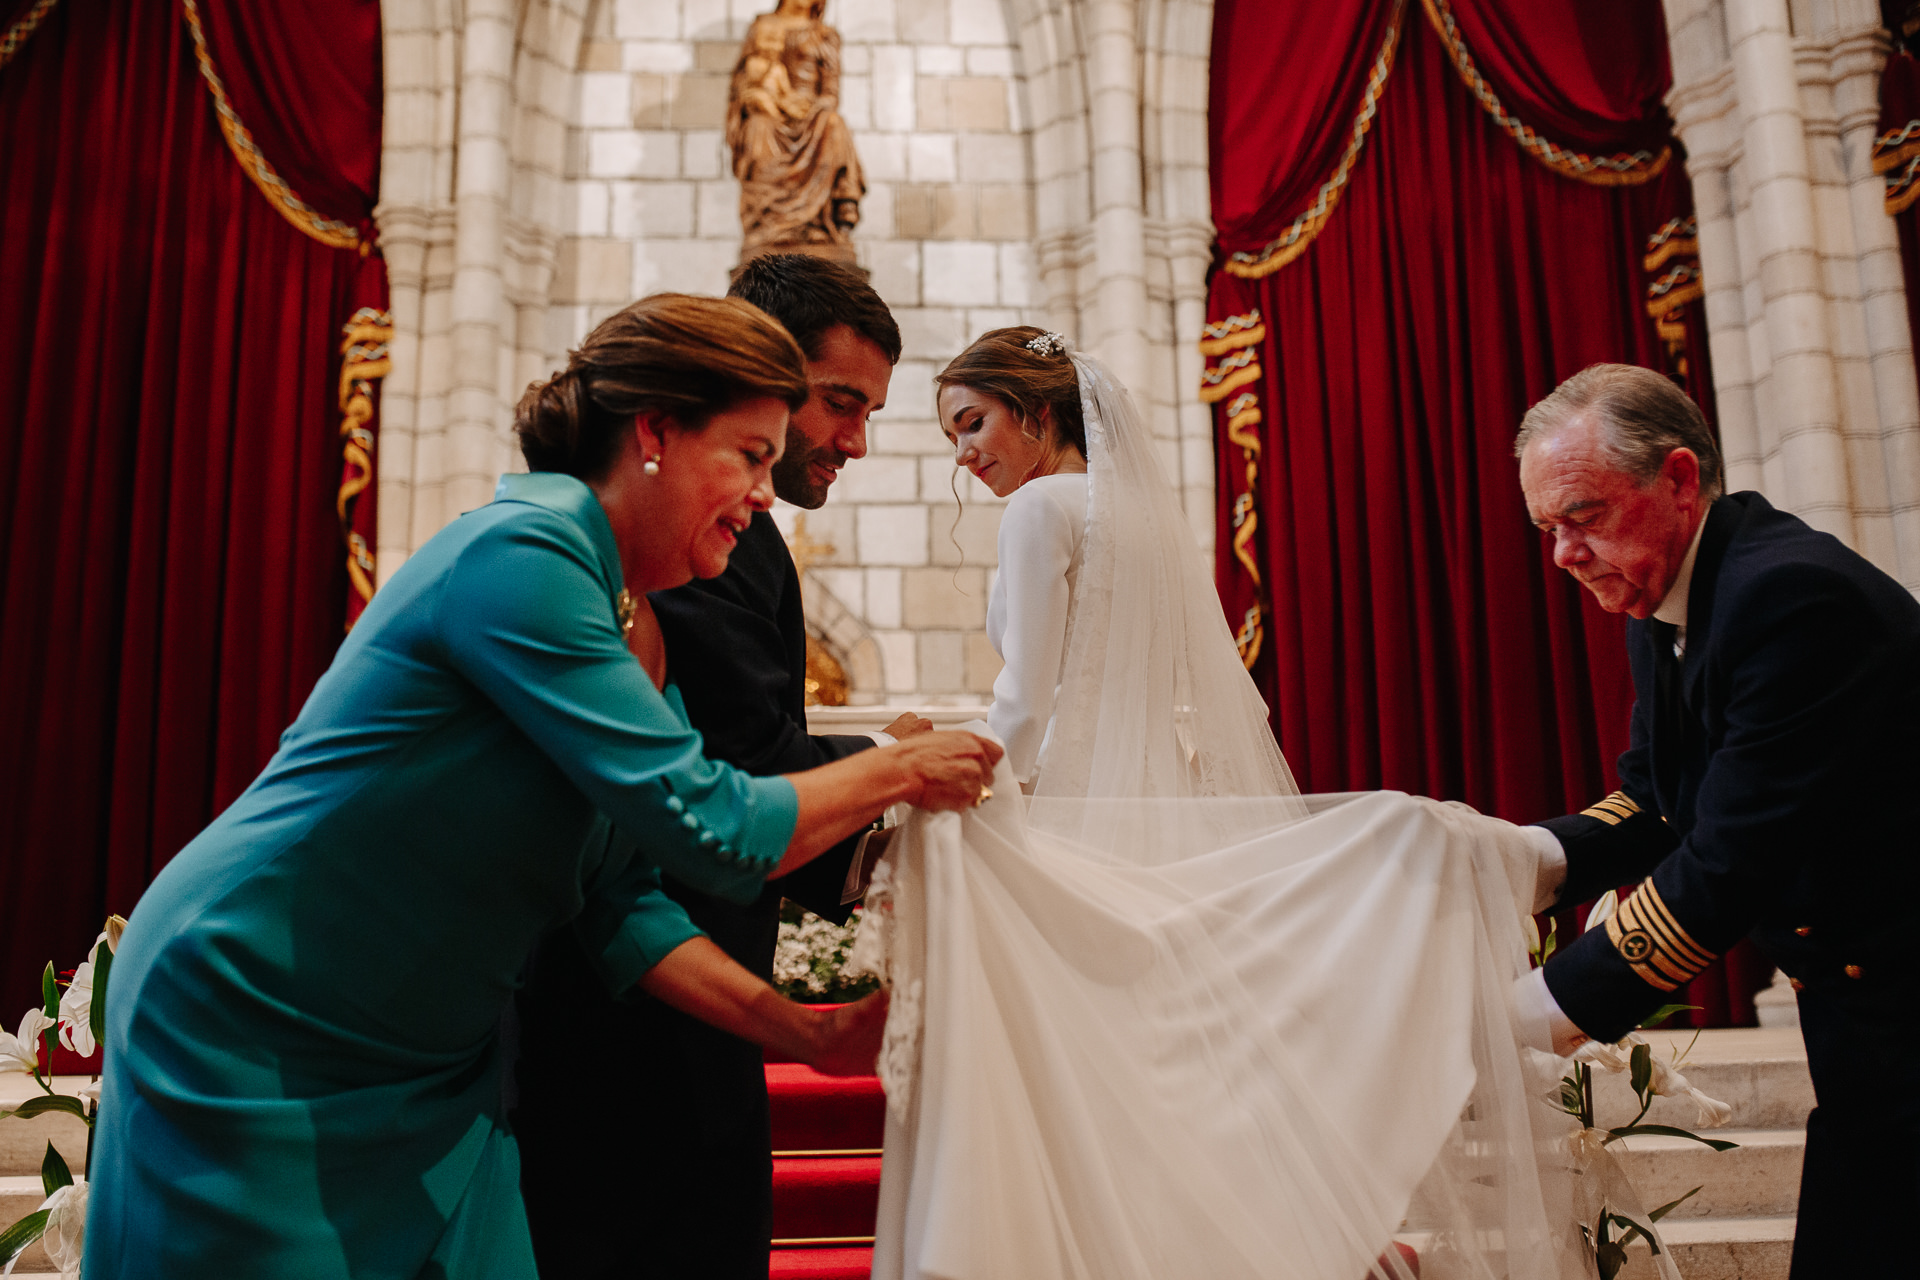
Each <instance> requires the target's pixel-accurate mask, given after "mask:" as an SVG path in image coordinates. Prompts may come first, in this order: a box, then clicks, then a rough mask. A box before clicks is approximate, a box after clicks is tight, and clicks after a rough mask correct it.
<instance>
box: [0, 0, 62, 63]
mask: <svg viewBox="0 0 1920 1280" xmlns="http://www.w3.org/2000/svg"><path fill="white" fill-rule="evenodd" d="M59 3H60V0H35V4H34V6H33V8H31V9H29V10H27V11H26V13H24V14H22V15H21V17H20V20H19V21H18V22H16V23H14V24H13V25H12V26H10V27H8V28H7V34H6V35H4V36H0V67H4V66H6V65H7V64H8V63H9V62H12V61H13V55H14V54H16V53H18V52H20V46H21V45H23V44H25V43H26V42H27V37H28V36H30V35H32V34H33V33H34V32H36V31H38V30H39V29H40V24H41V23H42V22H45V21H46V19H47V15H48V14H49V13H51V12H53V6H55V5H57V4H59Z"/></svg>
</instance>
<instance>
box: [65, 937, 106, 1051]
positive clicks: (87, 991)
mask: <svg viewBox="0 0 1920 1280" xmlns="http://www.w3.org/2000/svg"><path fill="white" fill-rule="evenodd" d="M106 940H107V935H106V934H104V933H103V934H101V935H100V936H99V937H98V938H95V939H94V940H93V949H92V950H90V951H88V952H87V958H86V959H85V960H83V961H81V962H80V967H79V968H78V969H75V970H74V971H73V981H72V982H69V983H68V984H67V990H66V993H65V994H63V995H62V996H61V997H60V1043H61V1044H63V1045H65V1046H67V1048H69V1049H71V1050H73V1051H74V1052H75V1053H77V1054H79V1055H80V1056H81V1057H83V1058H91V1057H92V1056H93V1050H94V1047H95V1046H94V1039H93V962H94V961H95V960H96V959H97V958H98V957H99V955H100V948H101V946H102V945H103V944H104V943H105V942H106Z"/></svg>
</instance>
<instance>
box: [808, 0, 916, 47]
mask: <svg viewBox="0 0 1920 1280" xmlns="http://www.w3.org/2000/svg"><path fill="white" fill-rule="evenodd" d="M906 2H907V4H908V6H909V7H911V5H912V4H913V0H906ZM827 21H828V22H831V23H832V24H833V25H834V28H835V29H836V30H837V31H839V32H840V39H841V40H842V41H844V42H846V43H847V44H849V45H856V44H861V43H868V42H878V43H891V42H892V41H893V40H894V39H895V38H896V34H897V32H898V29H899V28H898V23H897V19H896V4H895V0H834V3H833V10H832V12H830V13H828V14H827Z"/></svg>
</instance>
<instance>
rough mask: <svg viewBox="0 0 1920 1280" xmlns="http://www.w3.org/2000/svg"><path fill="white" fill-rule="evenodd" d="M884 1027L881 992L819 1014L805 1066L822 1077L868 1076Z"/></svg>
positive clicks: (884, 1001) (884, 1006)
mask: <svg viewBox="0 0 1920 1280" xmlns="http://www.w3.org/2000/svg"><path fill="white" fill-rule="evenodd" d="M886 1029H887V993H886V992H884V991H876V992H874V993H873V994H872V995H870V996H867V997H866V998H865V999H862V1000H856V1001H854V1002H853V1003H852V1004H845V1005H841V1006H840V1007H839V1008H838V1009H833V1010H830V1011H829V1012H827V1013H824V1014H821V1015H820V1024H819V1028H818V1033H817V1035H816V1036H815V1041H814V1051H813V1052H812V1053H811V1054H810V1055H808V1058H807V1065H808V1066H810V1067H812V1068H813V1069H814V1070H815V1071H818V1072H819V1073H820V1074H821V1075H823V1076H870V1075H872V1074H873V1070H874V1064H875V1063H876V1062H878V1061H879V1059H880V1039H881V1036H882V1035H883V1034H884V1033H885V1032H886Z"/></svg>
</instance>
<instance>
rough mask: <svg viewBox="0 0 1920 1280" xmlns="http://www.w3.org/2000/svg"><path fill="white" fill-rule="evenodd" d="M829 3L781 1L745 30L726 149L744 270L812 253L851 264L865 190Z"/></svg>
mask: <svg viewBox="0 0 1920 1280" xmlns="http://www.w3.org/2000/svg"><path fill="white" fill-rule="evenodd" d="M825 9H826V0H780V5H779V8H777V9H775V10H774V11H773V12H772V13H763V14H761V15H760V16H759V17H757V18H755V19H754V20H753V25H752V26H751V27H749V28H747V39H746V42H745V43H744V44H743V45H742V46H741V47H740V60H739V62H737V63H736V64H735V65H734V68H733V83H732V85H731V87H730V88H729V90H728V94H727V146H728V147H730V148H732V150H733V172H734V176H735V177H737V178H739V179H740V226H741V230H742V231H743V232H744V233H745V237H746V238H745V242H744V243H743V244H742V245H741V248H740V261H741V262H743V263H744V262H746V261H748V260H749V259H752V258H756V257H758V256H760V255H761V254H763V253H792V252H803V253H814V254H818V255H820V256H821V257H824V258H832V259H834V260H836V261H839V262H846V263H851V262H852V261H853V242H852V240H851V239H850V236H851V234H852V232H853V228H854V226H855V225H856V224H857V223H858V222H859V221H860V197H861V196H863V195H865V194H866V190H867V184H866V182H865V181H864V180H863V179H862V178H861V176H860V158H859V157H858V156H856V155H855V154H854V151H853V135H852V134H851V133H849V132H848V131H847V125H846V122H845V121H844V120H842V119H841V118H840V110H839V108H840V33H839V32H837V31H835V30H834V29H833V28H832V27H830V26H828V25H827V24H826V23H825V22H824V21H822V20H821V17H820V15H821V13H822V12H823V11H824V10H825Z"/></svg>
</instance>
